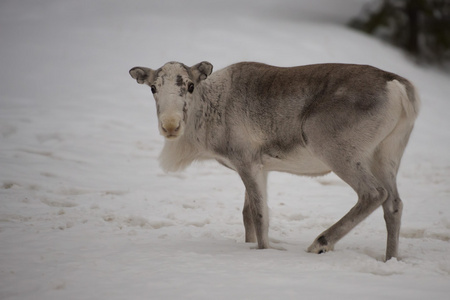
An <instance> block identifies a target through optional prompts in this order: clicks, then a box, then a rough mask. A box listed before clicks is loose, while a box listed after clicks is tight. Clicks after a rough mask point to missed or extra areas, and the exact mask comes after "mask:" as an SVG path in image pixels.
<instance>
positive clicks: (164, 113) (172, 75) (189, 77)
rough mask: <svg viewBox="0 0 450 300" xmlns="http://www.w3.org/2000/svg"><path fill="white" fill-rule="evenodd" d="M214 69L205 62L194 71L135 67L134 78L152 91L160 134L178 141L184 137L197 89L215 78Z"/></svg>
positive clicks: (169, 66) (174, 65)
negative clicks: (189, 109)
mask: <svg viewBox="0 0 450 300" xmlns="http://www.w3.org/2000/svg"><path fill="white" fill-rule="evenodd" d="M212 68H213V66H212V65H211V64H210V63H209V62H206V61H204V62H201V63H199V64H196V65H195V66H192V67H187V66H185V65H184V64H182V63H178V62H169V63H167V64H165V65H164V66H162V67H161V68H159V69H158V70H152V69H149V68H145V67H134V68H132V69H131V70H130V75H131V77H133V78H134V79H136V81H137V82H138V83H140V84H146V85H148V86H150V88H151V89H152V93H153V97H154V98H155V101H156V111H157V113H158V121H159V122H158V123H159V132H160V133H161V135H163V136H164V137H165V138H166V139H169V140H174V139H177V138H178V137H180V136H182V135H183V133H184V129H185V126H186V121H187V110H188V108H189V105H190V103H191V102H192V98H193V94H194V93H195V90H196V89H195V88H196V85H198V84H199V83H200V82H201V81H202V80H204V79H206V77H207V76H209V75H210V74H211V72H212Z"/></svg>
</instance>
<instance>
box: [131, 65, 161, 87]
mask: <svg viewBox="0 0 450 300" xmlns="http://www.w3.org/2000/svg"><path fill="white" fill-rule="evenodd" d="M130 75H131V77H133V78H134V79H136V81H137V83H139V84H143V83H146V84H148V85H151V84H152V83H153V81H154V79H155V71H153V70H152V69H150V68H145V67H134V68H132V69H131V70H130Z"/></svg>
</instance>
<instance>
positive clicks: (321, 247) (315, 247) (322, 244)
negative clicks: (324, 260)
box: [307, 235, 334, 254]
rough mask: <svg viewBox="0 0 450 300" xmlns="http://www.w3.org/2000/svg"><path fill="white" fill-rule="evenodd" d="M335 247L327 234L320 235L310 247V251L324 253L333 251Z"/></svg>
mask: <svg viewBox="0 0 450 300" xmlns="http://www.w3.org/2000/svg"><path fill="white" fill-rule="evenodd" d="M333 248H334V246H333V245H330V244H329V243H328V241H327V239H326V238H325V236H323V235H322V236H320V237H318V238H317V239H316V240H315V241H314V242H313V243H312V244H311V246H309V247H308V250H307V251H308V252H310V253H316V254H322V253H325V252H328V251H332V250H333Z"/></svg>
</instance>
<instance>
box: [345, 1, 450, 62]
mask: <svg viewBox="0 0 450 300" xmlns="http://www.w3.org/2000/svg"><path fill="white" fill-rule="evenodd" d="M349 25H350V26H351V27H353V28H356V29H359V30H362V31H364V32H367V33H369V34H373V35H376V36H379V37H381V38H383V39H385V40H387V41H389V42H391V43H393V44H395V45H397V46H399V47H401V48H403V49H405V50H406V51H407V52H408V53H410V54H412V55H414V56H415V57H417V59H418V61H419V62H422V61H428V62H435V63H444V62H445V61H449V60H450V0H383V1H375V2H374V3H371V4H369V5H367V6H365V7H364V9H363V12H362V17H359V18H355V19H353V20H352V21H351V22H350V23H349Z"/></svg>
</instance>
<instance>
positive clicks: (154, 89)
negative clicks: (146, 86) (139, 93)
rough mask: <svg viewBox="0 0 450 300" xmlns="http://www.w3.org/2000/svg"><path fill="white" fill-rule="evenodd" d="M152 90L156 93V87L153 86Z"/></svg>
mask: <svg viewBox="0 0 450 300" xmlns="http://www.w3.org/2000/svg"><path fill="white" fill-rule="evenodd" d="M150 88H151V89H152V93H153V94H154V93H156V86H154V85H152V86H151V87H150Z"/></svg>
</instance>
